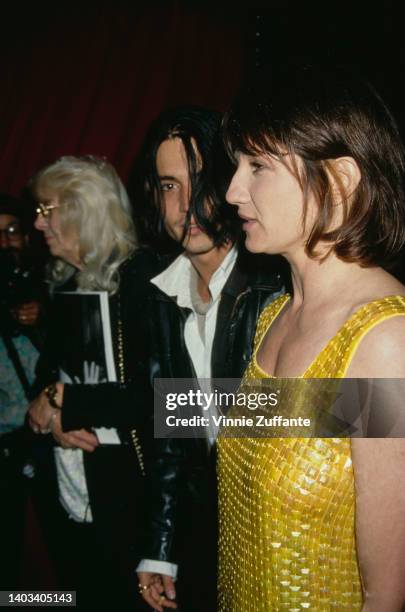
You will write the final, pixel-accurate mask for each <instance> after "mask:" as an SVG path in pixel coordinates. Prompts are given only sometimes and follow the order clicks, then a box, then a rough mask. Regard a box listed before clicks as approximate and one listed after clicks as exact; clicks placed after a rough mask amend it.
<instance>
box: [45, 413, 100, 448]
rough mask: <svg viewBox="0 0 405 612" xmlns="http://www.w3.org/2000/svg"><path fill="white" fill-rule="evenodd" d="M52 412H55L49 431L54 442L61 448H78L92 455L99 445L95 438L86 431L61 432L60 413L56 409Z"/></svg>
mask: <svg viewBox="0 0 405 612" xmlns="http://www.w3.org/2000/svg"><path fill="white" fill-rule="evenodd" d="M54 410H55V412H54V416H52V420H51V423H50V429H51V433H52V435H53V437H54V440H55V442H56V443H57V444H59V446H61V447H62V448H80V449H81V450H84V451H87V452H88V453H92V452H93V451H94V450H95V449H96V448H97V446H98V445H99V441H98V439H97V436H95V435H94V434H93V433H90V432H89V431H87V430H86V429H79V430H78V431H68V432H63V431H62V425H61V412H60V410H57V409H54Z"/></svg>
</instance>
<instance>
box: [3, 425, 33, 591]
mask: <svg viewBox="0 0 405 612" xmlns="http://www.w3.org/2000/svg"><path fill="white" fill-rule="evenodd" d="M23 441H24V440H23V437H22V435H20V430H18V431H16V432H12V433H10V434H4V435H3V436H1V438H0V525H1V554H0V590H16V589H18V588H20V586H21V585H20V579H21V576H20V573H21V562H22V550H23V534H24V519H25V511H26V506H27V498H28V490H29V481H28V479H27V478H26V477H25V476H24V475H23V471H22V470H23V466H24V459H25V453H24V452H23V451H24V450H25V449H23V448H20V447H21V442H23Z"/></svg>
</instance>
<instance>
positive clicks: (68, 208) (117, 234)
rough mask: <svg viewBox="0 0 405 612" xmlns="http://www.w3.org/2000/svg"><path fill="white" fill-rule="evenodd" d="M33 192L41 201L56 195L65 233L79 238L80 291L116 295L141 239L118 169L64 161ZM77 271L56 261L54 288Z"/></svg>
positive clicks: (37, 180)
mask: <svg viewBox="0 0 405 612" xmlns="http://www.w3.org/2000/svg"><path fill="white" fill-rule="evenodd" d="M32 191H33V194H34V196H35V198H36V199H37V200H38V201H41V200H42V201H43V200H49V199H52V198H53V197H55V196H56V197H57V198H58V201H59V205H60V208H59V213H60V227H61V231H62V232H67V231H72V230H73V231H74V232H75V233H76V234H77V237H78V242H79V257H80V261H81V264H82V268H81V269H80V270H79V271H78V273H77V283H78V287H79V288H80V289H82V290H87V291H90V290H93V291H94V290H105V291H108V292H109V293H110V294H112V293H115V292H116V291H117V289H118V286H119V272H118V269H119V267H120V265H121V264H122V263H123V262H124V261H125V260H126V259H128V257H129V256H130V255H131V254H132V252H133V251H134V250H135V248H136V246H137V239H136V235H135V228H134V224H133V221H132V217H131V205H130V202H129V198H128V195H127V192H126V190H125V187H124V185H123V184H122V182H121V180H120V178H119V177H118V175H117V173H116V171H115V169H114V168H113V166H112V165H111V164H109V163H108V162H107V161H105V160H103V159H100V158H97V157H94V156H91V155H88V156H83V157H73V156H65V157H61V158H60V159H58V160H56V161H55V162H54V163H53V164H50V165H49V166H46V167H45V168H43V169H42V170H40V171H39V172H38V173H37V174H36V176H35V177H34V178H33V180H32ZM75 271H76V269H75V268H74V267H73V266H72V265H71V264H69V263H68V262H66V261H64V260H63V259H60V258H55V260H54V262H53V264H52V266H51V269H50V279H49V280H50V284H51V287H52V288H54V287H56V286H58V285H61V284H63V283H64V282H66V281H67V280H68V279H69V278H70V277H71V276H72V275H73V274H74V272H75Z"/></svg>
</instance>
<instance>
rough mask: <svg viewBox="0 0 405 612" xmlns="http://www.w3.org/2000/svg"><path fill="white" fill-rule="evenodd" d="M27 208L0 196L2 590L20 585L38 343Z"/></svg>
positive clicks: (39, 287) (36, 274)
mask: <svg viewBox="0 0 405 612" xmlns="http://www.w3.org/2000/svg"><path fill="white" fill-rule="evenodd" d="M26 208H27V207H24V204H23V202H22V201H20V200H18V199H17V198H14V197H13V196H11V195H8V194H5V193H2V194H0V372H1V375H0V492H1V500H2V501H1V504H0V521H1V524H2V525H3V532H2V560H1V571H0V581H1V585H2V588H3V589H16V588H18V586H19V579H20V576H19V574H20V570H21V567H20V566H21V554H22V538H23V527H24V511H25V507H26V501H27V494H28V491H29V484H28V479H27V478H28V476H32V471H30V470H29V468H28V465H29V463H28V460H29V458H30V436H29V430H27V429H26V428H25V427H24V420H25V413H26V407H27V402H28V401H29V398H30V389H31V384H32V382H33V380H34V375H35V367H36V363H37V360H38V355H39V353H38V351H39V349H40V346H41V343H42V336H43V334H42V333H41V326H40V314H41V310H42V309H43V303H42V298H43V295H44V291H43V283H42V279H41V271H40V270H39V269H36V268H35V267H34V266H33V263H32V261H33V255H32V251H31V249H30V244H29V236H28V234H29V231H28V221H27V219H28V214H27V210H26Z"/></svg>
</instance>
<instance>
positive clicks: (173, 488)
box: [140, 439, 186, 563]
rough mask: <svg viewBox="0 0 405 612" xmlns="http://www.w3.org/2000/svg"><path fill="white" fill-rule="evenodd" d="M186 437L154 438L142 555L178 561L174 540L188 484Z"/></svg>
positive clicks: (158, 559)
mask: <svg viewBox="0 0 405 612" xmlns="http://www.w3.org/2000/svg"><path fill="white" fill-rule="evenodd" d="M185 468H186V448H185V445H184V440H177V439H165V440H154V453H153V456H152V460H151V465H150V471H149V476H148V480H147V492H146V501H147V521H146V525H145V528H144V530H143V538H142V544H141V548H140V552H141V555H140V556H141V558H143V559H154V560H156V561H167V562H170V563H176V562H178V559H177V555H176V550H175V545H174V539H175V532H176V528H177V523H178V520H179V514H180V512H181V504H182V498H183V496H184V492H185V487H186V469H185Z"/></svg>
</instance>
